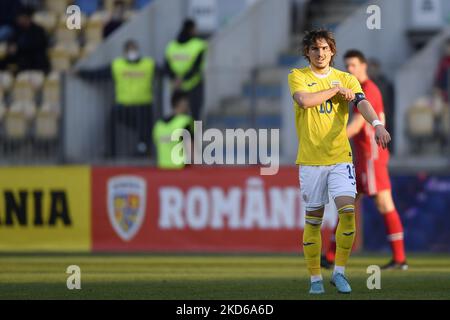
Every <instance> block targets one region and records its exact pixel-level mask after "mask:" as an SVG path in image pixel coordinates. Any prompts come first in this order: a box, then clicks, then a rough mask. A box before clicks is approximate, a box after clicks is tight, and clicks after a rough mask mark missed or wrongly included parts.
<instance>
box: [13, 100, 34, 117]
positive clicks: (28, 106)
mask: <svg viewBox="0 0 450 320" xmlns="http://www.w3.org/2000/svg"><path fill="white" fill-rule="evenodd" d="M10 112H13V113H21V114H23V115H24V117H25V119H27V120H32V119H33V118H34V117H35V116H36V104H35V103H34V102H33V101H21V100H19V101H17V100H14V101H13V103H12V105H11V106H10Z"/></svg>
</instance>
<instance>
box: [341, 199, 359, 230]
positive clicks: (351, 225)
mask: <svg viewBox="0 0 450 320" xmlns="http://www.w3.org/2000/svg"><path fill="white" fill-rule="evenodd" d="M338 214H339V224H340V226H341V229H343V232H345V234H346V235H352V232H353V233H354V232H355V206H354V205H351V204H350V205H346V206H342V207H340V208H339V209H338Z"/></svg>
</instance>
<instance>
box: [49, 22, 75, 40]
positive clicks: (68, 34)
mask: <svg viewBox="0 0 450 320" xmlns="http://www.w3.org/2000/svg"><path fill="white" fill-rule="evenodd" d="M55 37H56V42H57V43H68V42H76V41H78V31H77V30H70V29H68V28H67V27H66V26H65V25H64V26H58V27H57V28H56V32H55Z"/></svg>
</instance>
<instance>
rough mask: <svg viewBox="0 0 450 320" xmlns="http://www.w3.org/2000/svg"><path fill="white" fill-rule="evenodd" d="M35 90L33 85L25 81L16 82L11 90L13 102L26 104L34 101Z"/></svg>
mask: <svg viewBox="0 0 450 320" xmlns="http://www.w3.org/2000/svg"><path fill="white" fill-rule="evenodd" d="M35 93H36V90H35V89H34V87H33V85H32V84H31V83H29V82H27V81H16V82H15V83H14V87H13V90H12V96H13V101H15V102H27V101H34V99H35V98H36V95H35Z"/></svg>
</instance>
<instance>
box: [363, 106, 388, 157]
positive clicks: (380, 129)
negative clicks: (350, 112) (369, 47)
mask: <svg viewBox="0 0 450 320" xmlns="http://www.w3.org/2000/svg"><path fill="white" fill-rule="evenodd" d="M356 99H358V98H356ZM356 106H357V108H358V110H359V112H360V113H361V115H362V116H363V117H364V119H366V121H368V122H369V123H371V124H372V126H373V127H374V128H375V141H376V142H377V144H378V145H379V146H381V147H382V148H383V149H386V147H387V144H388V143H389V142H390V141H391V136H390V134H389V132H387V130H386V128H385V127H384V125H383V123H382V122H381V121H380V119H378V116H377V114H376V112H375V110H374V109H373V107H372V105H371V104H370V102H369V101H367V100H366V99H365V98H364V99H363V100H360V101H357V105H356Z"/></svg>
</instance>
